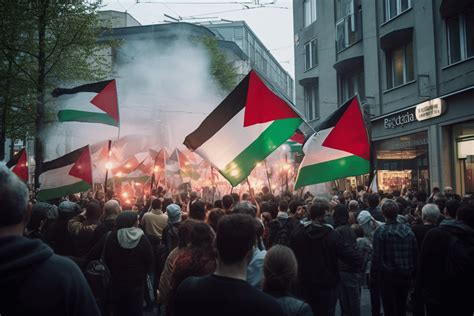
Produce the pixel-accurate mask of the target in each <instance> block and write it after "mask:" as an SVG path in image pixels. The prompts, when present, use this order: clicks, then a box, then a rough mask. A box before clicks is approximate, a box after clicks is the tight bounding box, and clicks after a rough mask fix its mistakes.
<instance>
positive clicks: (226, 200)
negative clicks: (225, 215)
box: [222, 195, 234, 210]
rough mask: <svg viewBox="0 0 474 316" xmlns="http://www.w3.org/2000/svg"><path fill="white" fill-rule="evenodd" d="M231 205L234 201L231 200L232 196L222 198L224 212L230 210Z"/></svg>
mask: <svg viewBox="0 0 474 316" xmlns="http://www.w3.org/2000/svg"><path fill="white" fill-rule="evenodd" d="M233 204H234V199H233V198H232V196H230V195H224V196H223V197H222V206H223V207H224V209H226V210H228V209H230V208H231V207H232V205H233Z"/></svg>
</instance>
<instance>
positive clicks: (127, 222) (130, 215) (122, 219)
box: [116, 211, 138, 230]
mask: <svg viewBox="0 0 474 316" xmlns="http://www.w3.org/2000/svg"><path fill="white" fill-rule="evenodd" d="M116 223H117V230H119V229H122V228H130V227H138V215H137V213H135V212H132V211H124V212H122V213H120V214H119V215H118V216H117V219H116Z"/></svg>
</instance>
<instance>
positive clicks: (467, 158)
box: [293, 0, 474, 194]
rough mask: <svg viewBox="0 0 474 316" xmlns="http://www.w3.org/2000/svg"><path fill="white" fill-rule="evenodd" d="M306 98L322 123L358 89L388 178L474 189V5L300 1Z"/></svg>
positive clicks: (299, 76) (299, 88) (301, 81)
mask: <svg viewBox="0 0 474 316" xmlns="http://www.w3.org/2000/svg"><path fill="white" fill-rule="evenodd" d="M293 4H294V5H293V10H294V12H293V14H294V32H295V94H296V105H297V107H298V108H299V109H300V110H301V111H302V112H303V113H305V115H306V119H307V120H308V121H309V122H310V123H311V124H313V125H315V126H316V125H317V124H318V122H319V121H321V120H323V119H324V118H325V117H327V116H328V115H329V114H330V113H332V112H333V111H334V110H335V109H336V108H337V107H338V106H339V105H341V104H342V103H343V102H344V101H345V100H347V99H348V98H350V97H352V96H353V95H354V94H358V95H359V97H360V100H361V101H362V105H363V109H364V113H365V115H366V120H367V128H368V130H369V133H370V136H371V141H372V148H373V160H374V169H376V170H377V178H378V179H377V180H378V186H379V188H380V189H383V190H384V191H393V190H403V189H406V188H407V189H408V188H416V189H423V190H426V191H429V190H431V189H432V188H433V187H441V188H442V187H444V186H452V187H454V189H455V191H456V192H457V193H460V194H464V193H467V192H473V191H474V105H473V103H474V3H473V2H472V1H469V0H417V1H414V0H377V1H373V0H333V1H329V0H298V1H294V2H293Z"/></svg>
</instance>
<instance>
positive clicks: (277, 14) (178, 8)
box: [102, 0, 294, 78]
mask: <svg viewBox="0 0 474 316" xmlns="http://www.w3.org/2000/svg"><path fill="white" fill-rule="evenodd" d="M270 1H271V0H241V1H232V0H163V1H159V0H138V1H137V0H103V1H102V4H103V8H102V10H117V11H122V12H123V11H127V12H128V13H129V14H130V15H132V16H133V17H134V18H135V19H137V20H138V21H139V22H140V23H141V24H142V25H148V24H158V23H165V22H166V21H169V22H171V21H172V19H170V18H168V17H166V16H165V15H164V14H166V15H169V16H172V17H174V18H177V19H180V18H181V19H182V21H185V22H192V21H202V20H201V18H204V19H208V20H213V21H215V20H218V19H225V20H231V21H241V20H243V21H245V22H246V23H247V24H248V25H249V26H250V28H251V29H252V30H253V31H254V33H255V34H256V35H257V36H258V37H259V39H260V40H261V41H262V42H263V44H264V45H265V46H266V48H267V49H268V50H270V52H271V54H272V55H273V56H274V57H275V58H276V59H277V60H278V62H279V63H280V65H281V66H282V67H283V68H284V69H285V70H286V71H288V73H289V74H290V75H291V76H292V77H293V78H294V51H293V38H294V35H293V3H292V0H274V1H273V4H270ZM258 4H260V5H261V6H260V7H258ZM262 5H263V6H262ZM256 7H257V8H256Z"/></svg>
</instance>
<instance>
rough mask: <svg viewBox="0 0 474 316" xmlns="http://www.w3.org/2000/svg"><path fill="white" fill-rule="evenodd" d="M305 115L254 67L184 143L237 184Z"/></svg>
mask: <svg viewBox="0 0 474 316" xmlns="http://www.w3.org/2000/svg"><path fill="white" fill-rule="evenodd" d="M301 122H302V119H301V118H300V117H299V115H298V114H297V113H296V112H295V111H294V110H293V109H292V108H291V106H290V105H289V104H288V103H287V102H286V101H284V100H283V99H282V98H280V97H279V96H277V95H276V94H275V93H274V92H273V91H271V90H270V89H269V88H268V87H267V86H266V85H265V83H264V82H263V80H262V79H261V78H260V77H259V76H258V75H257V73H256V72H255V71H253V70H252V71H251V72H250V73H249V74H248V75H247V76H246V77H245V78H244V79H243V80H242V81H241V82H240V83H239V85H238V86H237V87H236V88H235V89H234V90H233V91H232V92H231V93H230V94H229V95H228V96H227V97H226V98H225V99H224V100H223V101H222V102H221V104H219V105H218V106H217V108H216V109H214V111H213V112H212V113H211V114H210V115H209V116H208V117H207V118H206V119H205V120H204V121H203V122H202V123H201V125H200V126H199V127H198V128H197V129H196V130H195V131H194V132H192V133H191V134H189V135H188V136H186V139H185V140H184V144H185V145H186V147H188V148H189V149H191V150H193V151H195V152H196V153H197V154H199V155H200V156H201V157H202V158H203V159H205V160H207V161H209V162H210V163H211V164H212V165H213V166H215V167H216V169H218V170H219V172H220V173H221V174H222V175H223V176H224V177H225V178H226V179H227V180H229V182H230V183H231V184H232V185H233V186H236V185H237V184H239V183H240V182H242V181H243V180H244V179H245V178H246V177H247V176H248V175H249V174H250V172H251V171H252V169H253V168H254V167H255V165H256V164H257V163H258V162H259V161H262V160H263V159H265V158H266V157H267V156H268V155H269V154H271V153H272V152H273V151H274V150H275V149H277V148H278V147H279V146H280V145H281V144H283V143H284V142H285V141H286V140H287V139H288V138H290V137H291V135H293V133H294V132H295V130H296V129H297V128H298V126H299V125H300V124H301Z"/></svg>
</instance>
